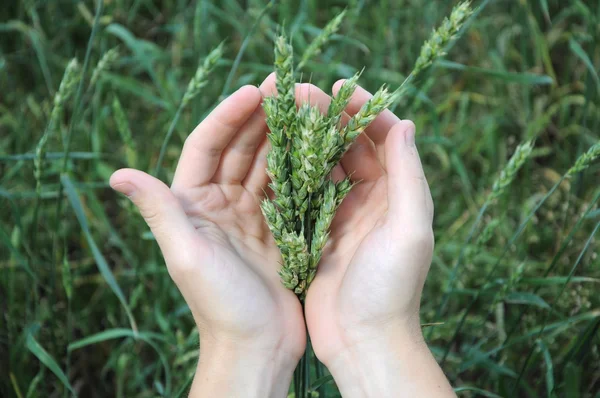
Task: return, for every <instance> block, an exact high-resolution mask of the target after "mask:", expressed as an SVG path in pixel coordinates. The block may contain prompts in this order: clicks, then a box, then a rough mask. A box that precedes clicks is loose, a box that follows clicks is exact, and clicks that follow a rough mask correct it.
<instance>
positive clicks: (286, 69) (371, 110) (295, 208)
mask: <svg viewBox="0 0 600 398" xmlns="http://www.w3.org/2000/svg"><path fill="white" fill-rule="evenodd" d="M469 15H471V9H470V7H469V2H465V3H461V4H459V5H458V6H457V7H455V8H454V10H453V11H452V14H451V15H450V17H449V18H446V19H445V20H444V22H443V23H442V25H441V26H440V28H439V29H437V30H435V31H434V32H433V34H432V36H431V38H430V39H429V40H428V41H427V42H426V43H425V45H424V46H423V49H422V51H421V55H420V56H419V59H418V60H417V62H416V64H415V69H414V70H413V72H412V73H411V74H410V76H409V79H407V81H405V83H407V82H408V81H410V79H411V78H414V76H417V75H418V74H420V73H421V72H422V71H423V70H424V69H426V68H427V67H428V66H430V65H431V64H433V62H434V61H435V59H437V58H438V57H440V56H442V55H443V54H444V49H445V48H446V46H447V45H448V43H450V41H451V40H453V39H454V38H455V37H456V35H457V34H458V32H459V30H460V28H461V26H462V24H463V23H464V21H465V20H466V19H467V18H468V16H469ZM343 16H344V13H342V14H340V15H338V17H336V18H335V19H334V20H333V21H331V22H330V23H329V24H328V25H327V26H326V27H325V29H324V30H323V31H322V33H321V35H319V36H318V37H317V38H316V39H315V41H314V42H313V43H312V44H311V45H310V46H309V48H308V49H307V51H306V52H305V54H304V56H303V58H302V60H301V62H300V64H299V68H301V67H302V66H304V64H305V63H306V61H307V60H308V59H309V58H310V57H311V56H313V55H314V54H316V53H318V52H319V51H320V49H321V47H322V46H323V45H324V44H325V43H326V42H327V40H329V38H330V37H331V35H332V34H333V33H334V32H335V31H336V30H337V29H338V28H339V25H340V23H341V21H342V19H343ZM293 54H294V51H293V48H292V45H291V44H290V42H289V40H288V38H287V37H286V36H285V35H281V36H279V37H278V38H277V39H276V41H275V62H274V65H275V74H276V86H277V96H274V97H268V98H265V99H264V101H263V109H264V111H265V115H266V123H267V126H268V127H269V130H270V134H269V141H270V144H271V149H270V151H269V153H268V154H267V174H268V176H269V178H270V179H271V183H270V184H269V187H270V188H271V189H272V191H273V193H274V199H272V200H271V199H265V200H264V201H263V203H262V204H261V209H262V212H263V215H264V217H265V220H266V222H267V224H268V226H269V229H270V230H271V232H272V234H273V237H274V240H275V243H276V245H277V247H278V248H279V251H280V252H281V258H282V264H281V269H280V271H279V275H280V277H281V281H282V283H283V285H284V286H285V287H286V288H288V289H290V290H292V291H294V292H295V293H296V294H297V295H298V296H299V297H300V299H301V300H302V299H304V297H305V296H306V291H307V289H308V287H309V286H310V283H311V282H312V281H313V279H314V278H315V275H316V272H317V267H318V264H319V261H320V260H321V257H322V254H323V250H324V248H325V246H326V244H327V240H328V238H329V229H330V227H331V223H332V222H333V218H334V216H335V212H336V210H337V209H338V207H339V206H340V205H341V204H342V202H343V200H344V198H345V197H346V195H348V193H349V192H350V190H351V189H352V186H353V184H352V182H351V181H350V179H349V178H346V179H345V180H343V181H341V182H339V183H337V184H336V183H334V182H333V181H331V178H330V175H331V171H332V170H333V168H334V166H335V165H336V164H337V163H338V162H339V161H340V160H341V158H342V156H343V155H344V153H345V152H346V151H347V150H348V149H349V148H350V146H351V145H352V144H353V143H354V141H355V140H356V138H357V137H358V136H359V135H360V134H361V133H362V132H363V131H365V129H366V128H367V127H368V126H369V125H370V124H371V123H372V122H373V120H375V118H376V117H377V115H379V114H380V113H381V112H383V111H384V110H386V109H387V108H388V107H390V106H391V105H392V104H393V103H394V102H395V101H397V100H398V98H399V97H400V96H401V95H402V93H403V91H402V90H403V88H404V85H405V84H404V83H403V85H402V86H401V87H400V88H399V89H397V90H395V91H393V92H390V91H389V90H388V89H387V87H386V86H385V85H384V86H382V87H381V88H380V89H379V90H378V91H377V92H376V93H375V94H374V95H373V97H372V98H371V99H369V100H368V101H367V102H366V103H365V104H364V105H363V106H362V107H361V109H360V110H359V111H358V113H356V115H354V116H353V117H352V118H350V120H349V121H348V122H347V124H346V125H345V126H341V117H342V114H343V111H344V109H345V108H346V106H347V105H348V103H349V101H350V99H351V97H352V94H353V93H354V90H355V89H356V85H357V81H358V78H359V77H360V73H357V74H356V75H354V76H353V77H351V78H350V79H348V80H346V81H345V82H344V84H343V85H342V87H340V90H339V91H338V93H337V95H336V97H335V98H333V99H332V101H331V103H330V105H329V108H328V110H327V112H326V114H322V112H321V110H320V109H318V108H317V107H313V106H311V105H310V104H308V103H306V104H301V106H300V107H299V109H298V108H297V105H296V96H295V84H296V79H295V75H294V57H293ZM527 150H529V152H527ZM526 152H527V153H526ZM530 152H531V148H530V147H523V148H521V147H520V148H519V149H517V153H518V156H516V158H515V159H516V160H515V161H513V162H509V166H510V167H509V168H508V169H507V170H506V172H505V173H503V174H501V176H500V178H499V180H498V183H497V184H495V185H494V190H493V193H492V195H491V197H496V196H497V195H499V194H501V192H502V191H503V189H504V187H505V186H506V185H507V182H508V183H510V181H511V180H512V178H514V173H513V172H516V171H515V170H518V168H519V167H520V166H521V165H522V164H523V162H524V160H525V159H526V158H527V156H526V155H528V154H529V153H530Z"/></svg>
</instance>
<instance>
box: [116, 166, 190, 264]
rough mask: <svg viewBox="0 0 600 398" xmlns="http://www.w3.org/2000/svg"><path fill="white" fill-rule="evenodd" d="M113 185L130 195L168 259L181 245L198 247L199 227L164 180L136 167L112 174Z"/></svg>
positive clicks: (177, 251)
mask: <svg viewBox="0 0 600 398" xmlns="http://www.w3.org/2000/svg"><path fill="white" fill-rule="evenodd" d="M110 186H111V187H112V188H113V189H114V190H116V191H118V192H120V193H122V194H124V195H126V196H127V197H128V198H129V199H130V200H131V201H132V202H133V204H134V205H135V206H136V207H137V208H138V210H139V211H140V213H141V214H142V217H144V220H145V221H146V223H147V224H148V226H149V227H150V229H151V230H152V233H153V234H154V237H155V238H156V241H157V242H158V245H159V246H160V249H161V251H162V253H163V256H164V257H165V260H166V261H167V262H168V259H173V258H174V257H175V256H178V255H179V254H181V248H182V247H183V248H185V247H194V245H193V244H192V242H191V240H192V239H193V237H194V232H195V229H194V227H193V226H192V224H191V223H190V222H189V220H188V217H187V215H186V214H185V211H184V210H183V208H182V207H181V203H180V202H179V200H178V199H177V197H175V195H173V192H171V190H170V189H169V187H167V186H166V185H165V184H164V183H163V182H162V181H160V180H157V179H156V178H154V177H152V176H150V175H148V174H146V173H144V172H142V171H139V170H134V169H121V170H118V171H116V172H115V173H114V174H113V175H112V176H111V177H110Z"/></svg>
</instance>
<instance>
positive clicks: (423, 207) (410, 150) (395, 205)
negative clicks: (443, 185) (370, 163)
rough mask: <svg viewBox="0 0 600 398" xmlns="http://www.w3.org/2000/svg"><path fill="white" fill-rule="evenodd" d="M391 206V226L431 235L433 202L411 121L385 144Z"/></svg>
mask: <svg viewBox="0 0 600 398" xmlns="http://www.w3.org/2000/svg"><path fill="white" fill-rule="evenodd" d="M385 151H386V162H387V173H388V202H389V212H388V216H389V217H391V219H392V220H391V221H392V223H398V224H402V225H403V226H406V227H409V228H410V229H411V230H414V231H425V232H427V231H430V230H431V223H432V221H433V202H432V200H431V193H430V191H429V186H428V185H427V180H426V179H425V174H424V172H423V167H422V165H421V160H420V159H419V153H418V151H417V147H416V146H415V125H414V124H413V122H411V121H409V120H405V121H402V122H400V123H397V124H395V125H394V126H393V127H392V128H391V129H390V132H389V134H388V137H387V139H386V142H385Z"/></svg>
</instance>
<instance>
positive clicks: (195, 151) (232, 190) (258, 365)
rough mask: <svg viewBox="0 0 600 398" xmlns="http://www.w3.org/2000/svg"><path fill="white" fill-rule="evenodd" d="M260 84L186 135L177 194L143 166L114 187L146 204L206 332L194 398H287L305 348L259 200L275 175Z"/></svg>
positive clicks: (120, 176)
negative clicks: (270, 173) (269, 164)
mask: <svg viewBox="0 0 600 398" xmlns="http://www.w3.org/2000/svg"><path fill="white" fill-rule="evenodd" d="M261 102H262V96H261V92H260V90H259V89H258V88H256V87H252V86H245V87H242V88H241V89H239V90H238V91H237V92H235V93H234V94H232V95H231V96H230V97H228V98H227V99H226V100H224V101H223V102H222V103H221V104H220V105H219V106H218V107H217V108H216V109H215V110H214V111H213V112H212V113H211V114H210V115H209V116H208V117H207V118H206V119H205V120H204V121H202V123H200V124H199V125H198V126H197V127H196V128H195V129H194V131H193V132H192V134H191V135H190V136H189V137H188V138H187V140H186V142H185V145H184V148H183V151H182V154H181V158H180V160H179V163H178V165H177V170H176V173H175V177H174V180H173V184H172V186H171V188H169V187H167V186H166V185H165V184H164V183H162V182H161V181H159V180H157V179H156V178H154V177H152V176H150V175H148V174H146V173H143V172H141V171H138V170H131V169H124V170H119V171H117V172H116V173H114V174H113V176H112V177H111V180H110V184H111V186H112V187H113V188H114V189H116V190H117V191H119V192H121V193H124V194H125V195H127V196H128V197H129V198H130V199H131V200H132V201H133V203H134V204H135V205H136V206H137V207H138V209H139V210H140V212H141V214H142V216H143V217H144V219H145V220H146V222H147V224H148V226H149V227H150V229H151V230H152V232H153V234H154V236H155V237H156V240H157V242H158V244H159V246H160V249H161V251H162V254H163V256H164V258H165V262H166V264H167V269H168V271H169V273H170V275H171V277H172V278H173V280H174V281H175V283H176V285H177V287H178V288H179V290H180V291H181V293H182V295H183V297H184V298H185V300H186V302H187V303H188V305H189V307H190V309H191V312H192V315H193V317H194V320H195V321H196V324H197V325H198V330H199V332H200V361H199V369H198V373H197V376H196V378H195V380H194V384H193V386H192V393H191V395H192V396H194V397H198V396H207V397H208V396H228V397H235V396H243V397H251V396H256V397H265V396H285V395H286V394H287V389H288V387H289V383H290V381H291V376H292V373H293V370H294V368H295V366H296V364H297V362H298V360H299V359H300V357H301V355H302V353H303V352H304V348H305V344H306V336H305V325H304V319H303V314H302V308H301V305H300V303H299V301H298V299H297V298H296V296H295V295H294V294H293V293H292V292H291V291H289V290H287V289H285V288H284V287H283V285H282V284H281V282H280V280H279V275H278V274H277V270H278V268H279V267H280V263H281V257H280V254H279V250H278V249H277V247H276V245H275V242H274V240H273V238H272V236H271V233H270V231H269V229H268V228H267V226H266V223H265V222H264V219H263V215H262V213H261V211H260V208H259V203H260V201H261V200H262V199H263V197H264V192H265V190H266V187H267V183H268V177H267V175H266V172H265V167H266V162H265V154H266V151H267V150H268V145H267V139H266V133H267V126H266V124H265V115H264V112H263V111H262V107H261Z"/></svg>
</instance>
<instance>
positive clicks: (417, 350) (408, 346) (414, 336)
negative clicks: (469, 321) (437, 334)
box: [324, 326, 455, 398]
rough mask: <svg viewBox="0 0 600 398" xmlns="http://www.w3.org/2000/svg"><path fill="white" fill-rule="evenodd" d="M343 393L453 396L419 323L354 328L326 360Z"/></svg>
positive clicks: (343, 394) (368, 395)
mask: <svg viewBox="0 0 600 398" xmlns="http://www.w3.org/2000/svg"><path fill="white" fill-rule="evenodd" d="M324 363H325V365H326V366H327V368H328V369H329V371H330V372H331V374H332V376H333V378H334V379H335V381H336V383H337V385H338V387H339V389H340V392H341V394H342V396H344V397H350V398H352V397H392V396H415V397H416V396H428V397H454V396H455V394H454V392H453V390H452V388H451V387H450V384H449V383H448V381H447V379H446V377H445V376H444V374H443V372H442V371H441V369H440V367H439V366H438V364H437V362H436V361H435V359H434V358H433V355H432V354H431V352H430V351H429V348H428V347H427V344H426V343H425V341H424V339H423V337H422V333H421V330H420V327H418V328H417V329H416V330H414V328H407V327H393V326H390V327H382V328H380V329H379V330H376V329H375V328H373V329H371V330H369V331H365V330H362V331H360V332H357V331H353V332H352V333H351V337H348V340H347V341H346V342H345V345H344V347H343V349H341V350H340V351H339V352H337V353H336V355H334V356H332V357H331V358H329V359H327V360H326V362H324Z"/></svg>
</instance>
